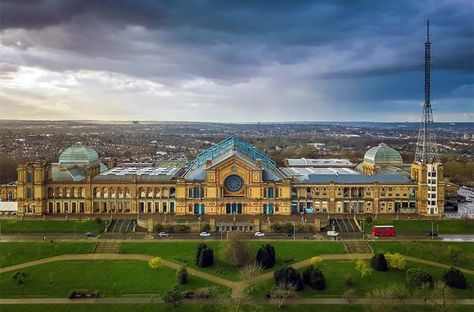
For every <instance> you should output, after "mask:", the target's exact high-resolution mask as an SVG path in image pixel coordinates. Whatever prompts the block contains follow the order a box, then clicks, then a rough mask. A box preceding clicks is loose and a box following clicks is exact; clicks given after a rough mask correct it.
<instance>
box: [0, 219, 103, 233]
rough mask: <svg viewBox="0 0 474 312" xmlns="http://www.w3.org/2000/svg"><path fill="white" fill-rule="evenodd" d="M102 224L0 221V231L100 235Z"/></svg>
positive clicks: (73, 221)
mask: <svg viewBox="0 0 474 312" xmlns="http://www.w3.org/2000/svg"><path fill="white" fill-rule="evenodd" d="M103 227H104V222H102V224H98V223H96V222H95V221H93V220H81V221H79V220H0V231H1V233H2V234H5V233H74V232H76V233H80V234H83V233H85V232H95V233H100V232H102V229H103Z"/></svg>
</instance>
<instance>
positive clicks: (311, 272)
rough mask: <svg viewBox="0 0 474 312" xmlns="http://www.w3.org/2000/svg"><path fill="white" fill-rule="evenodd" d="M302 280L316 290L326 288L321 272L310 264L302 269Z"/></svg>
mask: <svg viewBox="0 0 474 312" xmlns="http://www.w3.org/2000/svg"><path fill="white" fill-rule="evenodd" d="M303 280H304V282H305V283H306V284H308V285H309V286H311V287H312V288H314V289H316V290H323V289H324V288H326V280H325V278H324V275H323V272H321V270H319V269H318V268H317V267H315V266H314V265H310V266H309V267H307V268H306V269H304V271H303Z"/></svg>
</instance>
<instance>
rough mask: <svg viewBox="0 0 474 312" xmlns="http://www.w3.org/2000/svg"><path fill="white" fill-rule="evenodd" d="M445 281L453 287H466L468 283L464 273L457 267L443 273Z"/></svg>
mask: <svg viewBox="0 0 474 312" xmlns="http://www.w3.org/2000/svg"><path fill="white" fill-rule="evenodd" d="M443 281H444V283H445V284H446V285H447V286H449V287H451V288H459V289H466V288H467V283H466V278H465V277H464V274H463V273H462V272H461V271H459V270H458V269H456V268H453V267H451V268H450V269H449V270H448V271H446V272H445V273H444V274H443Z"/></svg>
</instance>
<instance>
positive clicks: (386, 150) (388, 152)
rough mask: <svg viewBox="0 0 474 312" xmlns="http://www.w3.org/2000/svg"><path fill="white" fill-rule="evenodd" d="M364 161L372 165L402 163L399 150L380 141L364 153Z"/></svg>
mask: <svg viewBox="0 0 474 312" xmlns="http://www.w3.org/2000/svg"><path fill="white" fill-rule="evenodd" d="M364 162H366V163H369V164H373V165H402V164H403V159H402V156H401V155H400V153H399V152H397V151H396V150H394V149H393V148H391V147H389V146H388V145H387V144H385V143H380V144H379V145H378V146H376V147H372V148H371V149H369V150H368V151H367V152H366V153H365V155H364Z"/></svg>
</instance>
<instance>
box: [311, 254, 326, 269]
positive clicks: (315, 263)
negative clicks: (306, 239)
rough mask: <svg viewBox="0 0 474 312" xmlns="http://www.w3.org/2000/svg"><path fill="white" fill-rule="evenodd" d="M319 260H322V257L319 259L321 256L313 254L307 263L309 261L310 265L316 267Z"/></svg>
mask: <svg viewBox="0 0 474 312" xmlns="http://www.w3.org/2000/svg"><path fill="white" fill-rule="evenodd" d="M321 261H323V259H321V257H318V256H314V257H312V258H311V259H309V263H311V265H313V266H315V267H317V266H318V264H320V263H321Z"/></svg>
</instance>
